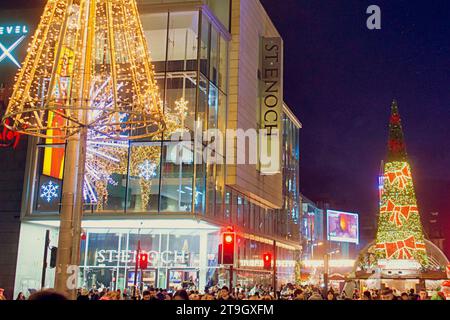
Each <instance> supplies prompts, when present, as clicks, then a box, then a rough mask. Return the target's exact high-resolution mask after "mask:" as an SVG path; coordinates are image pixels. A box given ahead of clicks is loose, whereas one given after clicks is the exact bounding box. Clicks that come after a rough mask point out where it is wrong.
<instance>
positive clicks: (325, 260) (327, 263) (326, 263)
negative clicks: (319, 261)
mask: <svg viewBox="0 0 450 320" xmlns="http://www.w3.org/2000/svg"><path fill="white" fill-rule="evenodd" d="M339 252H340V250H334V251H331V252H327V253H325V255H324V257H323V267H324V273H323V282H324V291H325V295H326V294H327V293H328V282H329V279H328V275H329V271H330V258H331V255H333V254H338V253H339Z"/></svg>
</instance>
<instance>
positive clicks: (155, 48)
mask: <svg viewBox="0 0 450 320" xmlns="http://www.w3.org/2000/svg"><path fill="white" fill-rule="evenodd" d="M167 20H168V13H167V12H166V13H156V14H155V13H152V14H143V15H141V21H142V27H143V29H144V34H145V37H146V39H147V44H148V47H149V48H148V49H149V50H150V56H151V58H152V63H153V65H154V66H155V71H156V72H157V73H158V72H164V71H165V70H166V67H165V65H166V49H167Z"/></svg>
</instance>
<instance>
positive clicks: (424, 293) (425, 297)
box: [419, 289, 430, 300]
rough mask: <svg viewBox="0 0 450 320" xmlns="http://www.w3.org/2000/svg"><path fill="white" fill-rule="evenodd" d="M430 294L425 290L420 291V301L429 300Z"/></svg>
mask: <svg viewBox="0 0 450 320" xmlns="http://www.w3.org/2000/svg"><path fill="white" fill-rule="evenodd" d="M429 299H430V298H429V297H428V292H427V290H425V289H422V290H420V292H419V300H429Z"/></svg>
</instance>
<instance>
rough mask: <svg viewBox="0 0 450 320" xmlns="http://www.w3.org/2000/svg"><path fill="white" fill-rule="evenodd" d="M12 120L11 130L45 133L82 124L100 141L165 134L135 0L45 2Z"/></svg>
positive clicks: (55, 134) (62, 133)
mask: <svg viewBox="0 0 450 320" xmlns="http://www.w3.org/2000/svg"><path fill="white" fill-rule="evenodd" d="M105 97H108V99H107V103H106V102H105V101H106V100H105ZM109 98H111V99H109ZM8 118H10V119H11V120H12V121H8V124H6V126H7V127H9V128H10V129H11V130H14V131H17V132H21V133H25V134H30V135H35V136H38V137H43V138H47V139H66V138H67V137H68V136H70V135H73V134H75V133H77V132H78V131H79V130H80V128H83V127H85V128H88V129H90V130H92V131H94V132H96V136H95V137H96V139H106V138H113V139H122V140H129V139H140V138H146V137H147V138H148V137H152V136H154V135H157V134H159V133H161V132H162V131H163V130H164V128H165V119H164V115H163V112H162V103H161V100H160V96H159V89H158V87H157V84H156V81H155V78H154V70H153V67H152V64H151V59H150V54H149V51H148V48H147V44H146V41H145V37H144V32H143V29H142V25H141V22H140V20H139V14H138V11H137V7H136V1H135V0H48V1H47V4H46V6H45V10H44V13H43V15H42V17H41V21H40V24H39V26H38V28H37V30H36V32H35V35H34V37H33V39H32V42H31V45H30V47H29V50H28V54H27V57H26V59H25V62H24V64H23V67H22V68H21V69H20V70H19V73H18V75H17V79H16V84H15V87H14V91H13V94H12V97H11V99H10V102H9V105H8V108H7V111H6V114H5V116H4V119H3V122H5V121H6V119H8Z"/></svg>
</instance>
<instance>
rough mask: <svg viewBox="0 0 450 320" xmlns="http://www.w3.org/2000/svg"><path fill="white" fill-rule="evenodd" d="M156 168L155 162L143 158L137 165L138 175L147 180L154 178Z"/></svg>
mask: <svg viewBox="0 0 450 320" xmlns="http://www.w3.org/2000/svg"><path fill="white" fill-rule="evenodd" d="M156 168H157V165H156V164H154V163H152V162H151V161H150V160H145V161H144V162H143V163H141V164H140V165H139V177H141V178H142V179H144V180H147V181H149V180H151V179H153V178H155V177H156Z"/></svg>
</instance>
